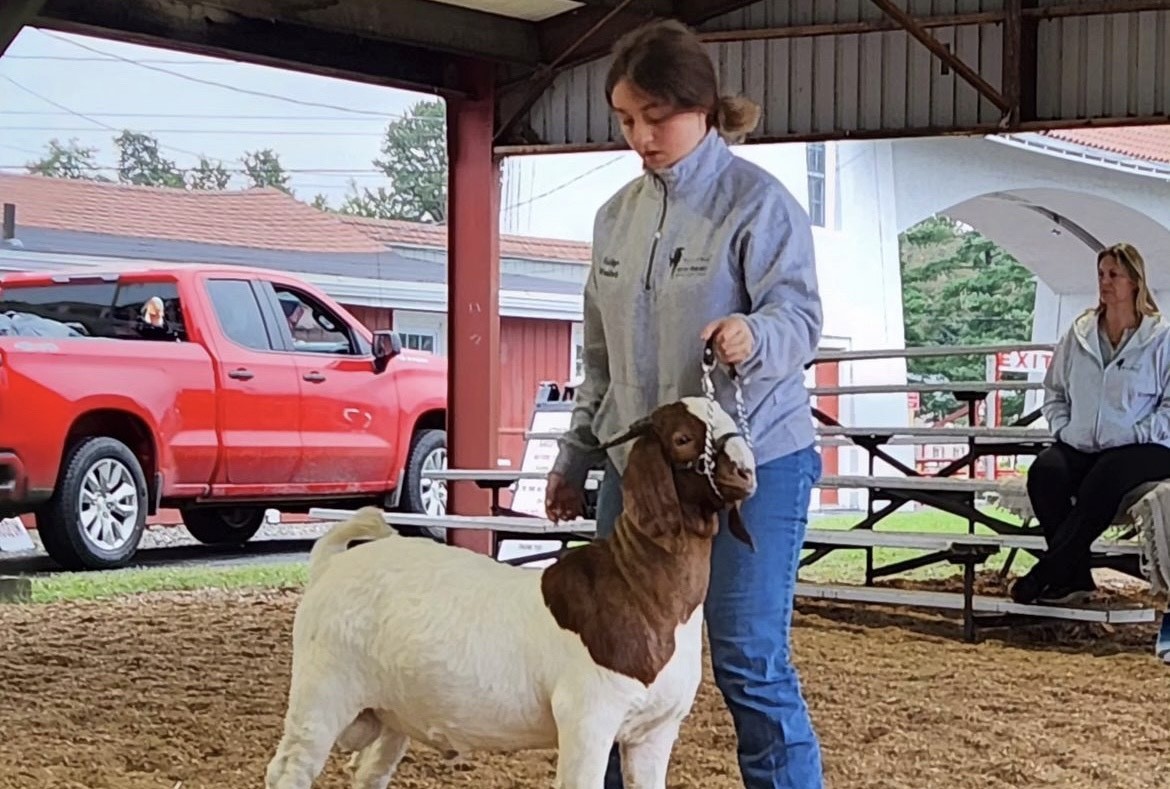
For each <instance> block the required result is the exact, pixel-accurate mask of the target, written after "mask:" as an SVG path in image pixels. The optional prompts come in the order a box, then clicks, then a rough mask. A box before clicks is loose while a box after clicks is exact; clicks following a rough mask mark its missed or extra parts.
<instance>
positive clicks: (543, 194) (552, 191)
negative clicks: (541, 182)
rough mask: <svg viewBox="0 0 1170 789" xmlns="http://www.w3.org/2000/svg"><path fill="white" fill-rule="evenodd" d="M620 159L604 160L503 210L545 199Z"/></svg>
mask: <svg viewBox="0 0 1170 789" xmlns="http://www.w3.org/2000/svg"><path fill="white" fill-rule="evenodd" d="M619 161H621V159H618V158H616V157H615V158H613V159H610V160H609V161H607V162H602V163H601V164H599V165H597V166H596V167H590V168H589V169H588V170H586V171H585V172H583V173H581V174H579V175H576V176H574V177H572V178H570V179H569V180H567V181H565V182H564V183H562V184H558V185H557V186H554V187H553V188H552V189H549V190H548V191H545V192H541V193H540V194H538V195H533V196H532V197H529V198H528V199H527V200H521V201H519V202H516V203H512V204H511V205H508V206H504V209H503V210H504V211H511V210H513V209H516V208H520V207H522V206H526V205H528V204H529V203H535V202H536V201H537V200H543V199H544V198H546V197H548V196H549V195H551V194H555V193H557V192H559V191H561V190H562V189H565V188H567V187H569V186H572V185H573V184H575V183H576V182H577V181H580V180H581V179H582V178H584V177H586V176H588V175H592V174H593V173H595V172H597V171H598V170H601V169H604V168H606V167H609V166H610V165H611V164H614V163H615V162H619Z"/></svg>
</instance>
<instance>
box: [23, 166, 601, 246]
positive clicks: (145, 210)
mask: <svg viewBox="0 0 1170 789" xmlns="http://www.w3.org/2000/svg"><path fill="white" fill-rule="evenodd" d="M0 203H14V204H15V205H16V224H17V226H18V227H29V228H40V229H43V230H66V231H73V232H80V233H102V234H106V235H112V236H123V237H131V238H149V239H159V240H165V241H179V242H197V243H203V244H218V245H222V246H232V247H243V248H248V249H269V250H280V251H291V252H333V253H348V252H382V251H384V250H385V249H386V248H387V247H393V246H408V247H427V248H431V249H440V250H442V249H446V248H447V228H446V227H445V226H441V225H425V224H420V223H416V222H401V221H395V220H386V219H370V218H367V217H360V216H347V215H344V214H333V213H327V212H324V211H319V210H317V209H316V208H313V207H312V206H310V205H307V204H305V203H302V202H300V201H299V200H297V199H295V198H294V197H292V196H291V195H288V194H285V193H284V192H281V191H279V190H277V189H272V188H265V189H246V190H243V191H222V192H217V191H188V190H185V189H170V188H164V187H154V186H129V185H125V184H112V183H104V182H98V181H82V180H71V179H65V178H46V177H44V176H39V175H10V174H3V173H0ZM500 254H501V256H503V257H513V258H522V259H526V260H535V261H559V262H568V263H583V264H588V263H589V261H590V245H589V244H586V243H582V242H578V241H559V240H555V239H548V238H531V237H527V236H513V235H503V236H501V237H500Z"/></svg>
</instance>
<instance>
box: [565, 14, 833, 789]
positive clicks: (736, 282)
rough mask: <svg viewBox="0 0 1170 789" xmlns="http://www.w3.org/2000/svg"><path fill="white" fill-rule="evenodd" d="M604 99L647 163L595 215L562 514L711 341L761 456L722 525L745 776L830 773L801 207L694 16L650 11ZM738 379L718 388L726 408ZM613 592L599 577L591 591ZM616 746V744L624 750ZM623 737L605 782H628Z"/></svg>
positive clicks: (795, 778)
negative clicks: (775, 170) (670, 17)
mask: <svg viewBox="0 0 1170 789" xmlns="http://www.w3.org/2000/svg"><path fill="white" fill-rule="evenodd" d="M606 98H607V99H608V100H609V103H610V106H611V107H612V108H613V111H614V113H615V114H616V115H617V117H618V119H619V120H620V122H621V128H622V131H623V133H624V135H625V138H626V141H627V142H628V143H629V146H630V147H631V148H632V149H633V150H634V151H635V152H636V153H637V154H638V155H639V156H640V157H641V159H642V163H643V166H644V173H643V175H642V176H641V177H639V178H638V179H636V180H634V181H633V182H631V183H630V184H628V185H627V186H625V187H624V188H623V189H622V190H621V191H619V192H618V193H617V194H616V195H614V196H613V197H612V198H611V199H610V200H609V201H608V202H607V203H606V204H605V205H604V206H602V208H601V209H600V211H599V212H598V214H597V218H596V222H595V227H594V237H593V267H592V270H591V272H590V275H589V278H588V281H587V283H586V286H585V294H584V303H585V314H584V340H585V342H584V362H585V380H584V382H583V383H582V384H581V385H580V386H579V387H578V389H577V397H576V404H575V409H574V412H573V417H572V421H571V426H570V430H569V431H568V432H567V434H566V435H565V436H564V438H563V439H562V442H561V449H560V454H559V456H558V458H557V461H556V463H555V465H554V468H553V471H552V473H550V475H549V478H548V493H547V509H548V514H549V517H550V518H552V519H554V520H572V519H573V518H575V517H577V516H578V515H580V513H581V511H582V498H583V490H584V482H585V476H586V472H587V471H588V469H589V468H590V467H591V466H592V465H593V464H594V463H598V462H601V461H602V460H605V465H606V471H605V478H604V480H603V482H602V487H601V490H600V493H599V498H598V512H597V529H598V533H599V534H602V535H604V534H608V533H610V532H611V531H612V530H613V528H614V523H615V521H616V519H617V514H618V513H619V512H620V511H621V508H622V501H623V496H622V490H621V487H620V485H621V482H620V480H621V479H622V475H623V472H624V473H626V474H631V473H637V462H636V459H635V458H629V459H628V461H627V458H626V456H625V454H624V452H623V450H622V449H621V448H620V447H618V448H613V449H611V450H609V452H608V458H606V453H605V452H603V451H602V450H601V448H602V447H603V444H602V443H601V442H603V441H605V440H606V439H607V438H608V437H609V436H612V435H614V434H615V433H617V432H619V431H620V430H621V429H622V426H623V425H624V424H626V423H628V422H629V421H630V420H631V419H633V418H636V417H637V415H639V414H644V413H647V412H649V411H650V410H651V409H653V408H654V407H655V406H656V405H657V404H658V403H660V402H664V401H668V400H671V399H674V398H676V397H678V396H680V395H691V394H698V393H699V391H700V361H701V360H700V354H701V353H702V351H703V342H704V341H707V340H711V341H712V342H713V345H714V348H715V351H716V352H717V355H718V358H719V360H720V361H721V362H723V363H724V364H727V365H732V366H734V367H736V368H737V372H738V373H739V374H740V375H741V376H742V377H741V381H742V382H743V390H742V394H743V399H744V406H745V408H744V410H745V411H746V413H747V416H748V424H749V425H750V430H751V438H752V440H753V442H754V449H755V453H756V457H757V460H758V462H759V464H760V466H759V493H758V494H757V495H756V496H755V497H753V498H752V499H751V500H750V501H748V502H746V503H745V504H744V507H743V518H744V521H745V524H746V526H747V528H748V531H749V532H751V534H752V539H753V540H754V541H755V543H756V550H755V551H754V552H752V551H750V550H748V549H747V548H746V546H744V545H740V544H737V543H736V542H735V541H733V540H731V539H730V538H729V537H728V536H727V535H726V534H725V533H721V534H719V535H718V536H717V537H716V538H715V544H714V548H713V557H712V568H711V585H710V591H709V593H708V595H707V600H706V608H705V611H706V621H707V631H708V635H709V638H710V642H711V658H712V662H713V664H714V671H715V680H716V682H717V683H718V686H719V688H720V690H721V691H722V692H723V697H724V699H725V700H726V702H727V705H728V707H729V708H730V711H731V715H732V718H733V719H734V722H735V728H736V734H737V736H738V740H739V746H738V752H739V765H740V770H741V772H742V775H743V781H744V784H745V786H746V787H748V789H772V788H773V787H784V789H819V788H820V787H821V786H822V782H823V779H822V769H821V755H820V746H819V744H818V741H817V737H816V735H815V733H814V731H813V727H812V723H811V721H810V719H809V714H808V709H807V707H806V704H805V701H804V698H803V696H802V693H801V688H800V682H799V679H798V677H797V673H796V670H795V668H794V667H793V665H792V662H791V659H790V656H789V627H790V624H791V619H792V606H793V596H794V593H795V581H796V571H797V565H798V560H799V557H800V549H801V545H802V543H803V541H804V534H805V529H806V527H807V521H808V505H809V498H810V495H811V491H812V487H813V485H814V484H815V482H816V481H817V480H818V479H819V477H820V473H821V466H820V457H819V455H818V454H817V452H816V450H815V448H814V446H813V442H814V438H815V434H814V429H813V425H812V419H811V417H810V414H809V395H808V390H807V389H806V387H805V384H804V369H805V366H806V365H807V364H808V363H809V362H811V361H812V359H813V356H814V353H815V351H816V348H817V344H818V342H819V340H820V334H821V325H822V315H821V301H820V295H819V291H818V283H817V274H816V267H815V263H814V253H813V240H812V231H811V227H810V222H809V218H808V215H807V213H806V212H805V211H804V209H803V208H801V206H800V204H799V203H797V201H796V200H795V199H794V198H793V196H792V195H791V194H790V193H789V192H788V190H787V189H785V188H784V186H782V185H781V184H780V183H779V182H778V181H777V180H776V179H775V178H774V177H773V176H772V175H770V174H769V173H767V172H766V171H764V170H763V169H761V168H759V167H757V166H755V165H753V164H751V163H749V162H747V161H745V160H743V159H741V158H739V157H736V156H734V155H733V154H732V153H731V151H730V150H729V149H728V144H727V141H726V140H725V138H727V139H728V140H732V141H734V140H736V139H738V138H740V137H742V136H743V135H744V134H746V133H747V132H749V131H751V129H752V128H754V126H755V124H756V122H757V121H758V118H759V111H758V108H756V107H755V105H753V104H751V102H749V101H747V100H745V99H742V98H736V99H732V98H727V97H722V98H721V97H720V96H719V92H718V85H717V82H716V76H715V69H714V67H713V65H712V63H711V60H710V58H709V57H708V55H707V53H706V51H705V49H704V47H703V45H702V43H701V42H700V41H699V40H698V38H696V36H695V35H694V34H693V33H692V32H691V31H690V30H689V29H687V28H686V27H685V26H683V25H681V24H679V23H677V22H673V21H666V22H656V23H653V24H651V25H650V26H648V27H645V28H642V29H639V30H635V31H633V32H632V33H629V34H627V36H626V37H625V38H624V39H622V40H621V41H620V42H619V43H618V44H617V46H616V48H615V51H614V60H613V65H612V66H611V67H610V70H609V75H608V78H607V80H606ZM733 396H734V395H733V388H732V387H731V386H730V385H725V386H723V387H721V391H720V399H721V402H722V403H723V404H724V405H725V406H726V407H727V408H728V409H730V408H731V406H732V405H733V403H734V400H733V399H732V398H733ZM597 593H598V594H604V590H598V592H597ZM619 757H620V758H619ZM628 758H630V754H629V752H628V751H622V750H619V749H616V748H615V750H614V753H613V757H612V759H611V764H610V768H609V772H608V774H607V778H606V784H605V785H606V787H607V789H618V788H619V787H621V786H622V767H621V763H622V762H623V761H625V760H626V759H628Z"/></svg>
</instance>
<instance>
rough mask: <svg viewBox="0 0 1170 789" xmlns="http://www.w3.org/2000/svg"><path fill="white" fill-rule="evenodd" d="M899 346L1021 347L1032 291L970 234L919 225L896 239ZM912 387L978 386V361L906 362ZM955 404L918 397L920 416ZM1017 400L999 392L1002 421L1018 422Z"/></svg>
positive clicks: (1019, 269) (982, 374) (981, 374)
mask: <svg viewBox="0 0 1170 789" xmlns="http://www.w3.org/2000/svg"><path fill="white" fill-rule="evenodd" d="M900 241H901V244H900V248H901V258H902V292H903V310H904V313H905V320H906V345H907V346H908V347H910V346H921V345H986V344H1002V343H1011V342H1028V341H1030V338H1031V335H1032V313H1033V310H1034V309H1035V298H1036V285H1035V280H1034V277H1033V274H1032V273H1031V272H1030V271H1028V269H1026V268H1024V267H1023V266H1022V265H1020V263H1019V262H1018V261H1016V259H1015V258H1013V257H1012V256H1011V255H1009V254H1008V253H1007V252H1005V251H1004V250H1002V249H1000V248H999V247H997V246H996V245H995V244H994V243H993V242H992V241H990V240H988V239H987V238H984V237H983V236H982V235H980V234H979V233H977V232H975V231H974V230H970V229H968V228H966V227H964V226H962V225H960V224H959V223H957V222H955V221H954V220H951V219H949V218H947V217H943V216H934V217H931V218H929V219H926V220H924V221H922V222H920V223H919V224H917V225H915V226H914V227H912V228H910V229H909V230H907V231H906V232H905V233H903V234H902V236H901V238H900ZM907 373H908V375H909V377H910V379H911V380H912V381H982V380H984V379H985V378H986V377H987V372H986V360H985V359H984V357H981V356H980V357H943V358H937V359H910V360H908V361H907ZM958 407H959V403H958V401H957V400H955V398H954V397H953V396H952V395H950V394H943V395H924V396H923V398H922V410H923V412H925V413H929V414H931V415H933V416H934V417H936V418H938V417H941V416H944V415H946V414H948V413H951V412H952V411H954V410H955V409H956V408H958ZM1022 409H1023V395H1022V394H1017V393H1010V394H1008V393H1005V396H1004V398H1003V418H1004V419H1005V420H1007V419H1011V418H1014V417H1017V416H1019V415H1020V414H1021V412H1022Z"/></svg>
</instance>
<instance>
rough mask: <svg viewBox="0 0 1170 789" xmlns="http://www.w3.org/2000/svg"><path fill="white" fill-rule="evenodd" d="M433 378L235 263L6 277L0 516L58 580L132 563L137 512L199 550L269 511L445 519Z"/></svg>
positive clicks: (311, 293)
mask: <svg viewBox="0 0 1170 789" xmlns="http://www.w3.org/2000/svg"><path fill="white" fill-rule="evenodd" d="M446 392H447V365H446V360H444V359H443V358H441V357H437V356H433V355H430V354H426V353H419V352H415V351H410V350H404V349H403V348H402V344H401V341H400V340H399V338H398V335H397V334H395V333H394V332H390V331H375V332H371V331H370V330H369V329H368V328H366V327H365V326H363V325H362V324H361V323H360V322H359V321H358V320H356V319H355V318H354V317H353V316H352V315H351V314H350V313H349V312H347V311H346V310H345V309H344V308H343V307H341V306H340V305H339V304H337V303H336V302H334V301H333V300H332V299H330V298H329V297H328V296H327V295H325V294H324V293H323V292H321V291H320V290H318V289H317V288H315V287H313V286H312V285H310V284H308V283H306V282H303V281H301V280H299V279H297V278H295V277H293V276H289V275H286V274H283V273H281V272H276V271H267V270H262V269H253V268H244V267H240V266H204V265H199V266H183V265H166V266H164V265H158V266H153V265H149V264H148V265H144V266H140V267H134V268H111V269H109V270H104V269H103V270H100V271H97V270H95V271H85V272H83V273H79V272H77V271H70V272H60V273H19V274H9V275H5V276H3V277H0V516H3V517H8V516H14V515H20V514H25V513H35V517H36V527H37V531H38V532H39V533H40V536H41V541H42V543H43V544H44V546H45V549H46V550H47V551H48V553H49V554H50V556H52V557H53V558H54V559H55V560H56V561H57V562H58V563H60V564H61V565H63V566H64V567H66V568H70V569H100V568H109V567H117V566H121V565H124V564H127V563H128V562H129V561H130V560H131V558H132V557H133V555H134V553H135V551H136V550H137V548H138V542H139V540H140V538H141V535H142V532H143V529H144V527H145V523H146V518H147V516H148V515H150V514H153V513H155V512H156V511H157V510H159V509H160V508H162V507H173V508H177V509H178V510H179V511H180V512H181V513H182V516H183V522H184V524H185V525H186V527H187V529H188V531H190V533H191V534H192V535H193V536H194V537H195V538H196V539H198V540H200V541H202V542H204V543H209V544H216V543H236V544H240V543H243V542H245V541H247V540H248V539H250V538H251V537H252V536H253V535H254V534H255V533H256V531H257V529H259V528H260V526H261V524H262V523H263V519H264V512H265V510H266V509H268V508H276V509H279V510H281V511H283V512H305V511H307V510H308V509H309V507H312V506H344V507H356V506H360V505H362V504H367V503H373V504H378V505H381V506H384V507H387V508H401V509H405V510H408V511H413V512H427V511H429V512H432V513H434V512H441V511H442V508H443V506H444V504H445V500H444V498H445V497H444V495H443V491H442V489H440V488H437V487H436V488H431V487H430V486H428V485H425V484H424V480H423V479H422V478H421V473H422V470H423V469H424V467H426V468H432V467H433V468H442V467H445V465H446V432H445V427H446V402H447V396H446Z"/></svg>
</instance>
